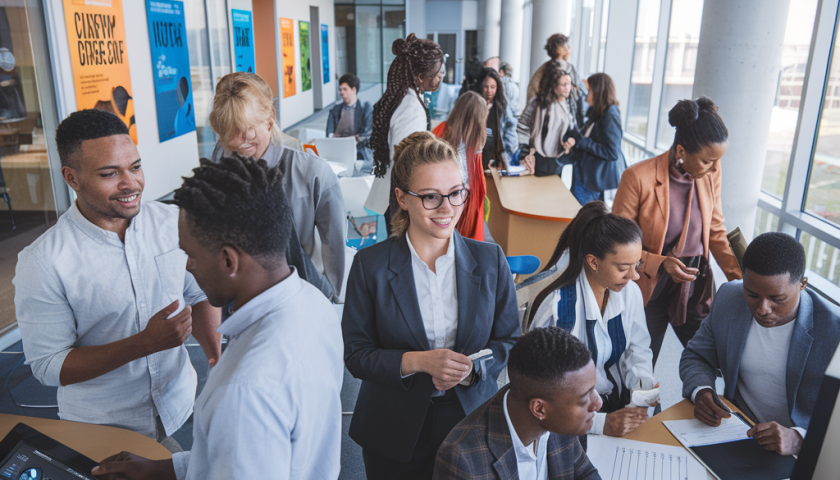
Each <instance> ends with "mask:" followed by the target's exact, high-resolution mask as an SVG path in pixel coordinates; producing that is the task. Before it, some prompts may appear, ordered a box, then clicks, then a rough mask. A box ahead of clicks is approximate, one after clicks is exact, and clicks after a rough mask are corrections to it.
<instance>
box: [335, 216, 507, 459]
mask: <svg viewBox="0 0 840 480" xmlns="http://www.w3.org/2000/svg"><path fill="white" fill-rule="evenodd" d="M451 241H453V242H455V284H456V287H457V293H458V331H457V334H456V340H455V348H454V350H455V351H456V352H459V353H462V354H464V355H472V354H474V353H476V352H479V351H480V350H482V349H485V348H489V349H491V350H492V351H493V357H494V358H495V362H494V363H493V364H491V365H489V366H488V368H487V376H486V378H485V379H484V380H479V381H478V382H477V383H476V384H474V385H471V386H469V387H467V386H462V385H457V386H455V394H456V395H457V396H458V400H459V401H460V402H461V407H463V409H464V412H465V413H467V414H469V413H470V412H472V411H473V410H475V409H476V408H478V406H479V405H481V404H482V403H484V402H485V401H487V400H489V399H490V398H491V397H492V396H493V395H494V394H495V393H496V391H498V386H497V384H496V378H497V377H498V376H499V372H500V371H501V370H502V368H504V366H505V365H506V364H507V360H508V352H509V351H510V349H511V347H513V344H514V342H515V341H516V339H517V338H518V337H519V311H518V308H517V306H516V289H515V287H514V285H513V276H512V275H511V273H510V267H508V264H507V260H506V259H505V256H504V254H503V253H502V249H501V248H499V246H498V245H496V244H493V243H484V242H478V241H475V240H471V239H468V238H463V237H462V236H461V235H459V234H458V233H457V232H455V233H453V234H452V240H451ZM345 302H346V303H345V304H344V317H343V318H342V320H341V328H342V332H343V333H344V362H345V365H346V366H347V369H348V370H349V371H350V373H352V374H353V376H354V377H356V378H360V379H362V385H361V388H360V389H359V397H358V399H357V400H356V408H355V410H354V414H353V419H352V420H351V422H350V438H352V439H353V440H355V441H356V443H358V444H359V445H361V447H362V448H364V449H368V450H370V451H372V452H373V453H376V454H377V455H381V456H383V457H386V458H390V459H392V460H396V461H400V462H407V461H409V460H410V459H411V454H412V452H413V451H414V445H415V444H416V443H417V437H418V436H419V434H420V429H421V427H422V426H423V419H424V418H425V417H426V411H427V410H428V409H429V401H430V400H431V398H432V392H434V389H435V388H434V385H433V384H432V377H431V376H430V375H428V374H426V373H417V374H415V375H412V376H410V377H407V378H401V376H400V366H401V363H402V356H403V354H404V353H405V352H412V351H426V350H431V347H430V346H429V341H428V340H427V338H426V330H425V328H424V326H423V317H421V316H420V304H419V302H418V299H417V291H416V287H415V286H414V272H413V269H412V266H411V252H410V251H409V249H408V243H407V242H406V239H405V236H404V235H403V236H401V237H391V238H389V239H387V240H386V241H384V242H382V243H377V244H376V245H372V246H370V247H367V248H364V249H362V250H359V252H358V253H356V256H355V258H354V259H353V266H352V267H351V268H350V277H349V279H348V281H347V295H346V299H345Z"/></svg>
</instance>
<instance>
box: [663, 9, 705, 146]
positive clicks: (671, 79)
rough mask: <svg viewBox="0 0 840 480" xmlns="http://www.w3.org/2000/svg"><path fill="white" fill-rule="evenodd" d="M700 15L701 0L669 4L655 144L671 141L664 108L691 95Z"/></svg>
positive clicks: (668, 108) (667, 109)
mask: <svg viewBox="0 0 840 480" xmlns="http://www.w3.org/2000/svg"><path fill="white" fill-rule="evenodd" d="M702 18H703V0H674V1H673V3H672V4H671V22H670V27H669V31H668V49H667V53H666V54H665V80H664V82H663V84H662V97H661V98H660V101H659V130H658V131H657V134H656V147H657V148H661V149H667V148H670V147H671V143H672V142H673V141H674V128H673V127H671V125H670V124H669V123H668V112H669V111H670V110H671V108H672V107H673V106H674V105H675V104H676V103H677V102H678V101H680V100H682V99H685V98H691V91H692V89H693V88H694V66H695V64H696V63H697V44H698V43H699V41H700V21H701V20H702Z"/></svg>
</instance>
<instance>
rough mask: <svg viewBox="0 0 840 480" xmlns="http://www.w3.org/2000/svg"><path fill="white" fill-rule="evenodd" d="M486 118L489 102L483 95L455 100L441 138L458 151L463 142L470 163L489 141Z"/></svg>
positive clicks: (470, 93) (467, 94)
mask: <svg viewBox="0 0 840 480" xmlns="http://www.w3.org/2000/svg"><path fill="white" fill-rule="evenodd" d="M485 118H487V102H486V101H485V100H484V98H483V97H482V96H481V95H479V94H477V93H475V92H467V93H465V94H463V95H461V96H460V97H458V100H455V106H453V107H452V111H451V112H450V113H449V118H447V119H446V126H445V127H444V128H443V135H441V138H442V139H444V140H446V142H447V143H449V145H450V146H452V148H454V149H456V150H457V148H458V147H459V146H460V145H461V142H464V147H465V149H466V153H467V161H468V162H469V161H470V159H471V158H472V156H473V155H474V154H475V153H476V152H478V151H480V150H481V149H482V148H483V147H484V142H486V141H487V129H486V128H485V126H484V125H485V121H484V119H485ZM394 156H396V155H394Z"/></svg>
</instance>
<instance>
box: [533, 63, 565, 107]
mask: <svg viewBox="0 0 840 480" xmlns="http://www.w3.org/2000/svg"><path fill="white" fill-rule="evenodd" d="M566 75H568V76H569V78H571V77H572V74H571V73H569V72H567V71H565V70H563V69H562V68H561V67H560V65H559V64H558V63H557V62H550V63H548V64H546V67H545V71H544V72H543V76H542V78H541V79H540V88H539V89H538V90H537V100H536V101H537V106H538V107H540V108H541V109H542V110H546V109H548V107H550V106H551V104H552V103H554V102H557V101H559V100H560V97H558V96H557V93H555V90H556V89H557V84H559V83H560V78H562V77H564V76H566Z"/></svg>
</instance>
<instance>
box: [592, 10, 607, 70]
mask: <svg viewBox="0 0 840 480" xmlns="http://www.w3.org/2000/svg"><path fill="white" fill-rule="evenodd" d="M609 18H610V0H603V1H602V4H601V39H600V42H599V43H598V68H597V70H595V71H596V72H603V71H604V62H606V58H607V27H608V24H609Z"/></svg>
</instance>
